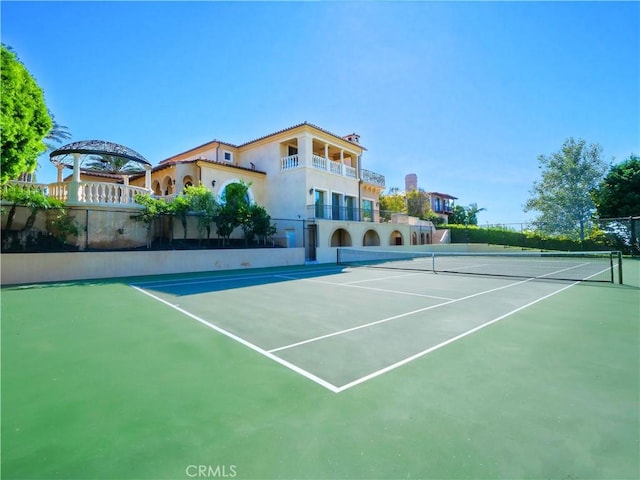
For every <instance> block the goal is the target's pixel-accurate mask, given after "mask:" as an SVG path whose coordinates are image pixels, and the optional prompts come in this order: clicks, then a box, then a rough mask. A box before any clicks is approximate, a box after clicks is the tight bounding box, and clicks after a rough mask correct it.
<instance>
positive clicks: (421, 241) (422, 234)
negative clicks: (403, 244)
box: [420, 232, 427, 245]
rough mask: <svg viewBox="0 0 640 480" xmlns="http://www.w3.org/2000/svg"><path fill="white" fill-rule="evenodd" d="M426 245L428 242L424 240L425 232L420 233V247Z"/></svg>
mask: <svg viewBox="0 0 640 480" xmlns="http://www.w3.org/2000/svg"><path fill="white" fill-rule="evenodd" d="M425 243H427V242H425V240H424V232H420V245H424V244H425Z"/></svg>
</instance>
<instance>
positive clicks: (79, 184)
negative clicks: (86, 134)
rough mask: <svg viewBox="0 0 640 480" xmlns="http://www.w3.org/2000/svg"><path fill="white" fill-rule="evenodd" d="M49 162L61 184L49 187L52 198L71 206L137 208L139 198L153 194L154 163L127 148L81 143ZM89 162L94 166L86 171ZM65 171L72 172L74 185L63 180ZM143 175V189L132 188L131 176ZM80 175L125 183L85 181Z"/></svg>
mask: <svg viewBox="0 0 640 480" xmlns="http://www.w3.org/2000/svg"><path fill="white" fill-rule="evenodd" d="M49 159H50V160H51V163H53V164H54V165H55V166H56V168H57V169H58V181H57V183H55V184H53V185H50V186H49V188H50V192H49V194H50V195H52V196H53V197H55V198H58V199H60V200H63V201H65V202H66V203H67V204H70V205H74V204H75V205H78V204H87V203H89V204H102V205H114V204H116V205H135V200H134V198H135V195H136V194H138V193H150V192H151V163H149V162H148V161H147V159H145V158H144V157H143V156H142V155H140V154H139V153H138V152H136V151H135V150H132V149H131V148H128V147H125V146H124V145H119V144H117V143H113V142H107V141H104V140H82V141H79V142H73V143H69V144H67V145H64V146H62V147H60V148H58V149H56V150H54V151H53V152H51V154H50V155H49ZM87 160H88V161H90V162H91V163H88V164H87V165H85V166H84V167H83V166H82V164H83V162H86V161H87ZM65 168H70V169H73V175H72V177H71V181H68V182H65V181H64V179H63V174H62V172H63V170H64V169H65ZM143 171H144V172H145V186H144V188H141V187H132V186H130V185H129V176H130V175H135V174H138V173H141V172H143ZM81 173H84V174H88V175H91V173H94V174H101V175H102V176H108V177H112V178H121V179H122V183H117V182H99V181H93V180H89V181H87V180H82V179H81ZM104 174H109V175H104Z"/></svg>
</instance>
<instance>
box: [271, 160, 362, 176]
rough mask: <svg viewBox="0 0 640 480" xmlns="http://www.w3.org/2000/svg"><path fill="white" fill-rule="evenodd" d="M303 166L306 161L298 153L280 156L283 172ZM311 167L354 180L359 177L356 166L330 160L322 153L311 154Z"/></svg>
mask: <svg viewBox="0 0 640 480" xmlns="http://www.w3.org/2000/svg"><path fill="white" fill-rule="evenodd" d="M303 166H304V162H303V161H302V159H301V158H300V155H298V154H294V155H289V156H286V157H282V158H280V171H281V172H284V171H287V170H294V169H296V168H300V167H303ZM311 167H312V168H314V169H316V170H322V171H325V172H328V173H331V174H333V175H339V176H341V177H347V178H353V179H354V180H357V178H358V171H357V170H356V169H355V167H351V166H349V165H345V164H343V163H340V162H335V161H333V160H329V159H328V158H325V157H321V156H320V155H312V156H311Z"/></svg>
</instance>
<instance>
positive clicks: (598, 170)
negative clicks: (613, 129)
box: [524, 137, 608, 240]
mask: <svg viewBox="0 0 640 480" xmlns="http://www.w3.org/2000/svg"><path fill="white" fill-rule="evenodd" d="M538 168H539V169H540V170H541V179H540V180H539V181H536V182H534V183H533V188H532V189H531V190H530V192H529V193H530V195H531V197H530V198H529V199H528V200H527V203H526V204H525V208H524V211H525V212H529V211H536V212H538V216H537V218H536V219H535V222H536V224H537V225H538V230H539V231H540V232H542V233H546V234H551V235H559V234H560V235H567V236H569V237H570V238H574V239H578V238H579V239H580V240H584V236H585V228H586V227H587V226H588V222H589V219H590V218H591V216H592V214H593V212H594V211H595V204H594V203H593V200H592V199H591V196H590V194H589V193H590V192H591V191H592V190H593V189H594V188H596V187H597V186H598V183H599V182H600V180H601V179H602V177H603V176H604V174H605V172H606V170H607V168H608V165H607V163H606V162H605V161H604V160H603V159H602V148H601V147H600V145H598V144H591V145H588V146H587V145H586V142H585V141H584V140H582V139H578V140H577V141H576V140H574V139H573V138H572V137H570V138H568V139H567V140H565V142H564V144H563V145H562V148H561V149H560V150H559V151H558V152H555V153H552V154H551V155H540V156H539V157H538Z"/></svg>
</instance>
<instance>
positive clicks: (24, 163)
mask: <svg viewBox="0 0 640 480" xmlns="http://www.w3.org/2000/svg"><path fill="white" fill-rule="evenodd" d="M0 60H1V63H0V69H1V70H2V72H1V77H2V78H1V84H0V89H1V91H2V96H1V102H0V103H1V111H0V130H1V137H2V139H1V147H0V183H2V184H4V183H6V182H7V181H9V180H12V179H15V178H18V177H19V176H20V174H22V173H25V172H27V173H31V172H33V171H34V170H35V169H36V167H37V165H38V155H40V154H41V153H42V152H44V151H45V150H46V149H47V147H46V145H45V144H44V142H43V139H44V138H45V136H46V135H47V133H49V131H50V130H51V128H52V127H53V122H52V121H51V117H50V116H49V113H48V111H47V106H46V104H45V101H44V93H43V92H42V89H41V88H40V87H39V86H38V84H37V83H36V81H35V80H34V79H33V77H32V76H31V74H30V73H29V72H28V71H27V69H26V68H25V66H24V65H23V64H22V63H21V62H20V60H19V59H18V58H17V56H16V54H15V53H14V52H13V51H12V50H10V49H9V48H8V47H6V46H5V45H4V44H3V45H2V47H1V59H0Z"/></svg>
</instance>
